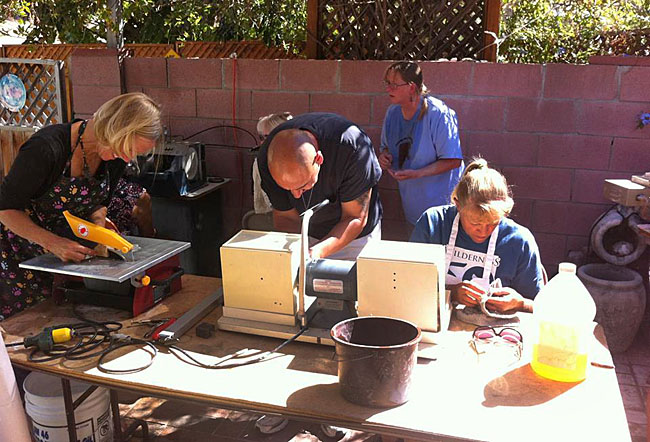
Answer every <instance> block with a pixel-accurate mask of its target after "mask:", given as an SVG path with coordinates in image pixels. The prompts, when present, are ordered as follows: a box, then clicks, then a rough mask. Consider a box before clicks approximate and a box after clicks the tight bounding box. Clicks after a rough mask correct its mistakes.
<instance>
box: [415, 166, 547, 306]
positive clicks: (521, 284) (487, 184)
mask: <svg viewBox="0 0 650 442" xmlns="http://www.w3.org/2000/svg"><path fill="white" fill-rule="evenodd" d="M451 198H452V201H453V205H450V206H440V207H432V208H430V209H429V210H427V211H426V212H424V213H423V214H422V216H421V217H420V219H419V220H418V222H417V224H416V226H415V230H414V231H413V234H412V235H411V241H413V242H423V243H432V244H445V245H446V249H447V259H446V267H447V268H446V278H445V283H446V286H447V289H449V290H451V298H452V301H455V302H457V303H460V304H464V305H467V306H477V305H479V304H480V302H481V300H483V299H484V298H485V297H486V295H488V293H489V294H490V297H489V299H488V300H487V302H486V304H485V305H486V307H487V308H488V309H490V310H492V311H496V312H499V313H510V312H515V311H528V312H532V308H533V302H532V300H533V299H534V298H535V296H536V295H537V293H538V292H539V290H540V289H541V287H542V285H543V284H544V279H545V278H544V270H543V267H542V263H541V260H540V256H539V250H538V247H537V243H536V242H535V238H533V235H532V233H531V232H530V231H529V230H528V229H527V228H525V227H523V226H521V225H519V224H517V223H516V222H514V221H512V220H511V219H509V218H508V215H509V214H510V211H511V210H512V206H513V205H514V202H513V200H512V196H511V193H510V189H509V188H508V184H507V182H506V179H505V177H504V176H503V175H501V174H500V173H499V172H498V171H496V170H494V169H491V168H490V167H488V165H487V162H486V161H485V160H484V159H481V158H479V159H475V160H474V161H472V163H471V164H469V165H468V166H467V169H466V170H465V173H464V174H463V176H462V177H461V180H460V182H459V183H458V185H457V186H456V188H455V189H454V191H453V192H452V194H451ZM497 279H499V283H496V282H495V281H496V280H497Z"/></svg>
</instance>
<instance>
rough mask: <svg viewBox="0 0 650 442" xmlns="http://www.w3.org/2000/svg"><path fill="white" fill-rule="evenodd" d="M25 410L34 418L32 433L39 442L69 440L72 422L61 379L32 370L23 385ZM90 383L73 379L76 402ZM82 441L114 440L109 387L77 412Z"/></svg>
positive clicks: (103, 389)
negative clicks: (66, 405) (69, 418)
mask: <svg viewBox="0 0 650 442" xmlns="http://www.w3.org/2000/svg"><path fill="white" fill-rule="evenodd" d="M23 386H24V388H25V411H27V415H29V417H30V418H31V421H32V436H33V438H34V440H36V441H38V442H68V441H69V440H70V436H69V435H68V423H67V420H66V417H65V403H64V401H63V387H62V386H61V379H59V378H57V377H54V376H50V375H47V374H44V373H37V372H32V373H30V374H29V375H28V376H27V377H26V378H25V382H24V384H23ZM88 387H90V385H88V384H85V383H83V382H77V381H70V388H71V390H72V398H73V401H74V400H76V399H77V398H78V397H79V396H81V395H82V394H83V393H84V391H86V389H87V388H88ZM74 416H75V422H76V424H77V425H76V428H77V440H78V441H79V442H111V441H112V440H113V419H112V413H111V401H110V395H109V393H108V390H106V389H105V388H98V389H97V390H95V391H94V392H93V393H92V394H91V395H90V396H89V397H87V398H86V400H84V401H83V402H82V403H81V404H80V405H79V406H78V407H77V409H76V410H75V412H74Z"/></svg>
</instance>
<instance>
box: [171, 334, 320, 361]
mask: <svg viewBox="0 0 650 442" xmlns="http://www.w3.org/2000/svg"><path fill="white" fill-rule="evenodd" d="M307 330H308V328H307V327H305V328H303V329H301V330H300V331H299V332H298V333H296V334H295V335H293V336H292V337H290V338H289V339H287V340H285V341H284V342H282V343H281V344H280V345H278V346H277V347H275V348H274V349H273V350H271V351H265V352H263V353H261V354H260V355H258V356H257V357H256V358H255V359H251V360H248V361H241V362H239V363H236V364H227V365H222V364H223V363H224V362H228V361H232V360H233V359H238V358H240V357H244V356H245V355H246V353H247V352H248V349H243V350H239V351H238V352H236V353H233V354H232V355H228V356H224V357H223V358H221V359H220V360H219V361H218V362H217V363H215V364H204V363H203V362H201V361H199V360H198V359H196V358H194V357H193V356H191V355H190V354H189V353H188V352H187V351H185V350H183V349H182V348H180V347H177V346H175V345H170V346H168V348H169V350H170V353H171V354H173V355H174V356H176V358H178V359H179V360H180V361H182V362H185V363H187V364H190V365H194V366H196V367H201V368H208V369H212V370H214V369H224V368H235V367H243V366H246V365H251V364H257V363H259V362H264V361H269V360H271V359H275V358H277V357H279V355H277V356H272V355H273V354H274V353H277V352H278V351H280V349H282V348H283V347H284V346H285V345H287V344H289V343H291V342H293V341H295V340H296V339H298V337H299V336H300V335H302V334H303V333H304V332H306V331H307ZM176 352H178V353H180V354H181V355H183V356H184V357H186V358H187V359H189V360H190V361H191V362H188V361H186V360H184V359H183V358H182V357H181V356H179V355H178V354H177V353H176ZM251 356H252V355H251Z"/></svg>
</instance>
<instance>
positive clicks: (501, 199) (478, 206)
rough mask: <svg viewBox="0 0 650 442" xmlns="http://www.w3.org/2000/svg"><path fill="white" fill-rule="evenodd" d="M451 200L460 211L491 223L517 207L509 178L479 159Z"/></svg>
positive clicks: (463, 178)
mask: <svg viewBox="0 0 650 442" xmlns="http://www.w3.org/2000/svg"><path fill="white" fill-rule="evenodd" d="M451 198H452V200H453V201H454V202H455V203H456V205H457V206H458V211H459V212H460V211H463V210H469V211H473V212H474V213H477V214H478V215H479V216H481V217H485V218H488V219H490V220H496V219H499V218H502V217H504V216H508V215H510V212H511V211H512V207H513V206H514V204H515V203H514V201H513V200H512V192H511V191H510V188H509V187H508V183H507V181H506V178H505V177H504V176H503V175H501V173H500V172H499V171H497V170H495V169H492V168H490V167H489V166H488V163H487V161H485V160H484V159H483V158H480V157H479V158H473V159H472V162H471V163H470V164H469V165H468V166H467V168H466V169H465V172H464V173H463V176H462V177H461V178H460V181H459V182H458V184H457V185H456V187H455V188H454V191H453V192H452V193H451Z"/></svg>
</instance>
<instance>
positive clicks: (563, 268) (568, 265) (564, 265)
mask: <svg viewBox="0 0 650 442" xmlns="http://www.w3.org/2000/svg"><path fill="white" fill-rule="evenodd" d="M563 272H566V273H573V274H574V275H575V273H576V265H575V264H574V263H572V262H561V263H560V265H559V266H558V273H563Z"/></svg>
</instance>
